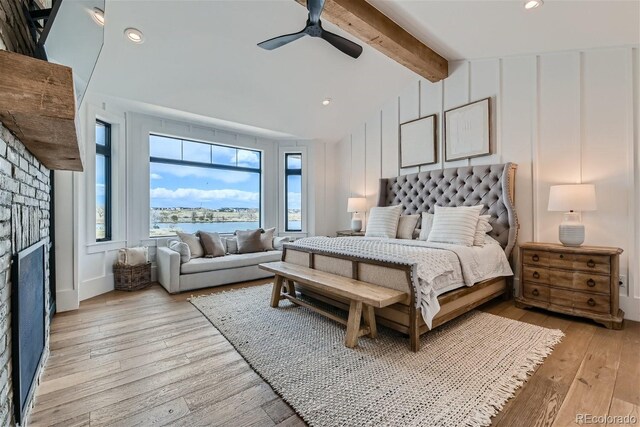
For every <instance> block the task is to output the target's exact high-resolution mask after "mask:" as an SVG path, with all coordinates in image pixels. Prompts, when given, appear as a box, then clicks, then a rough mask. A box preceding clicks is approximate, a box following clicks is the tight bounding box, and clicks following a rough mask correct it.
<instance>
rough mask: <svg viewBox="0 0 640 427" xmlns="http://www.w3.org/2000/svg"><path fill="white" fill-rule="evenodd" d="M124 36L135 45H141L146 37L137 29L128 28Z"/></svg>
mask: <svg viewBox="0 0 640 427" xmlns="http://www.w3.org/2000/svg"><path fill="white" fill-rule="evenodd" d="M124 35H125V36H127V38H128V39H129V41H131V42H133V43H137V44H140V43H142V42H144V35H143V34H142V31H140V30H138V29H136V28H127V29H126V30H124Z"/></svg>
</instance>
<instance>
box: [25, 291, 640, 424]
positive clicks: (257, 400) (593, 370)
mask: <svg viewBox="0 0 640 427" xmlns="http://www.w3.org/2000/svg"><path fill="white" fill-rule="evenodd" d="M268 282H270V280H263V281H257V282H251V283H244V284H240V285H232V286H224V287H219V288H212V289H206V290H202V291H198V292H194V294H209V293H212V292H219V291H222V290H227V289H230V288H238V287H243V286H251V285H255V284H263V283H268ZM189 296H190V294H189V293H187V294H181V295H169V294H167V293H166V292H165V290H164V289H163V288H161V287H160V286H159V285H153V286H151V287H149V288H147V289H145V290H142V291H139V292H133V293H125V292H110V293H108V294H105V295H101V296H99V297H96V298H93V299H91V300H87V301H84V302H83V303H82V304H81V305H80V309H79V310H77V311H74V312H70V313H61V314H58V315H56V316H55V317H54V320H53V324H52V327H51V355H50V357H49V360H48V363H47V366H46V368H45V372H44V375H43V379H42V383H41V385H40V387H39V388H38V391H37V396H36V404H35V408H34V409H33V412H32V414H31V418H30V425H60V426H88V425H91V426H94V425H118V426H130V425H145V426H146V425H155V424H157V425H163V424H169V425H185V426H197V425H221V426H222V425H228V426H234V427H236V426H273V425H279V426H298V425H300V426H301V425H304V423H303V422H302V420H301V419H299V418H298V417H297V415H295V413H294V411H293V410H292V409H291V408H290V407H289V406H288V405H287V404H286V403H284V402H283V401H282V400H281V399H280V398H279V397H278V396H277V395H276V394H275V393H274V392H273V391H272V390H271V388H270V387H269V386H268V385H267V384H266V383H265V382H264V381H263V380H262V379H261V378H260V377H259V376H258V375H257V374H256V373H255V372H254V371H253V370H252V369H251V368H250V367H249V366H248V365H247V363H246V362H245V361H244V360H243V359H242V357H241V356H240V355H239V354H238V353H237V352H236V351H235V350H234V349H233V347H232V346H231V345H230V344H229V343H228V342H227V341H226V340H225V339H224V338H223V337H222V336H221V335H220V333H219V332H218V331H217V330H216V329H215V328H214V327H213V326H211V324H210V323H209V322H208V321H207V320H206V319H205V318H204V316H202V315H201V314H200V312H198V311H197V310H196V309H195V308H194V307H193V306H192V305H191V304H190V303H189V302H188V301H187V299H188V298H189ZM265 305H268V301H265ZM481 309H483V310H485V311H487V312H490V313H493V314H497V315H500V316H504V317H509V318H512V319H517V320H520V321H524V322H529V323H534V324H538V325H542V326H546V327H551V328H559V329H562V330H563V331H564V332H565V334H566V337H565V338H564V340H563V341H562V343H560V344H559V345H558V346H557V347H556V349H555V350H554V352H553V353H552V354H551V356H549V357H548V358H547V360H546V361H545V362H544V364H542V365H541V366H540V367H539V368H538V369H537V371H536V372H535V373H534V374H533V375H532V376H531V377H530V378H529V380H528V381H527V383H526V384H525V386H524V387H522V388H521V389H520V390H519V391H518V393H517V395H516V396H515V397H514V398H513V399H511V400H510V401H509V402H508V403H507V405H506V407H505V408H504V409H503V410H502V411H501V412H500V413H499V414H498V415H497V416H496V417H495V418H494V422H493V424H494V425H498V426H528V425H536V426H542V425H556V426H565V425H571V424H573V423H574V420H575V415H576V413H582V412H584V413H590V414H594V415H607V414H611V415H626V414H634V415H635V416H636V417H639V418H640V413H639V406H640V324H639V323H635V322H628V321H625V327H624V330H622V331H612V330H608V329H605V328H603V327H600V326H597V325H595V324H592V323H590V322H588V321H581V320H578V319H575V318H570V317H565V316H561V315H557V314H552V313H546V312H543V311H535V310H522V309H518V308H516V307H515V306H514V305H513V301H499V300H498V301H493V302H490V303H488V304H486V305H484V306H483V307H481ZM421 351H429V349H428V347H425V348H423V349H422V350H421Z"/></svg>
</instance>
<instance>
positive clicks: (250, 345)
mask: <svg viewBox="0 0 640 427" xmlns="http://www.w3.org/2000/svg"><path fill="white" fill-rule="evenodd" d="M270 293H271V285H264V286H257V287H251V288H245V289H239V290H234V291H229V292H223V293H218V294H213V295H209V296H203V297H198V298H194V299H192V300H191V302H192V304H193V305H194V306H196V307H197V308H198V309H199V310H200V311H201V312H202V313H203V314H204V315H205V316H206V317H207V318H208V319H209V320H210V321H211V323H213V325H214V326H215V327H216V328H218V330H220V332H221V333H222V334H223V335H224V336H225V337H226V338H227V339H228V340H229V341H230V342H231V344H232V345H233V346H234V347H235V348H236V349H237V350H238V352H239V353H240V354H241V355H242V356H243V357H244V358H245V359H246V360H247V362H248V363H249V364H250V365H251V367H252V368H253V369H254V370H255V371H256V372H257V373H258V374H259V375H260V376H261V377H262V378H263V379H264V380H265V381H267V382H268V383H269V384H270V385H271V387H272V388H273V389H274V390H275V391H276V393H278V394H279V395H280V396H282V398H283V399H284V400H285V401H286V402H288V403H289V404H290V405H291V407H292V408H293V409H294V410H295V411H296V412H297V413H298V414H299V415H300V416H301V417H302V418H303V419H304V420H305V421H306V422H307V423H308V424H309V425H312V426H418V425H420V426H452V427H459V426H488V425H490V424H491V417H492V416H493V415H495V414H497V413H498V411H499V410H500V409H501V408H502V407H503V405H504V404H505V403H506V401H507V400H508V399H509V398H510V397H512V396H513V395H514V394H515V391H516V390H517V389H518V388H519V387H520V386H521V385H522V384H523V382H524V381H525V380H526V378H527V374H528V373H530V372H532V371H533V370H534V369H535V367H536V366H537V365H539V364H540V363H542V361H543V359H544V358H545V357H546V356H547V355H549V354H550V353H551V351H552V350H553V346H554V345H555V344H557V343H558V342H559V341H560V340H561V338H562V336H563V334H562V332H561V331H559V330H551V329H547V328H543V327H539V326H535V325H530V324H528V323H523V322H518V321H515V320H511V319H506V318H503V317H499V316H494V315H492V314H488V313H483V312H479V311H472V312H470V313H467V314H466V315H464V316H461V317H459V318H457V319H455V320H453V321H451V322H449V323H447V324H445V325H443V326H442V327H440V328H436V329H435V330H433V331H431V332H429V333H427V334H424V335H422V338H421V350H420V351H419V352H418V353H413V352H411V351H410V350H409V340H408V338H407V337H405V336H403V335H401V334H399V333H397V332H395V331H392V330H390V329H387V328H384V327H379V337H378V338H377V339H375V340H373V339H371V338H368V337H361V338H360V339H359V341H358V346H357V347H356V348H355V349H348V348H346V347H345V346H344V345H343V340H344V334H345V328H344V326H342V325H340V324H338V323H336V322H334V321H331V320H329V319H326V318H324V317H323V316H320V315H318V314H316V313H314V312H312V311H311V310H308V309H305V308H302V307H298V306H295V305H293V304H292V303H290V302H289V301H281V302H280V308H277V309H275V308H271V307H270V306H269V298H270Z"/></svg>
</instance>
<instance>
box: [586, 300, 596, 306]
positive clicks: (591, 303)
mask: <svg viewBox="0 0 640 427" xmlns="http://www.w3.org/2000/svg"><path fill="white" fill-rule="evenodd" d="M587 304H589V307H595V305H596V301H595V300H594V299H593V298H589V301H587Z"/></svg>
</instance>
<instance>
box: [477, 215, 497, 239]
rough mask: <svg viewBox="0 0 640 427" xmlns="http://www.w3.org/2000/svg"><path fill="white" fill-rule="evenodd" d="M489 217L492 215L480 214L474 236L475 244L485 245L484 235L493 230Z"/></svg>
mask: <svg viewBox="0 0 640 427" xmlns="http://www.w3.org/2000/svg"><path fill="white" fill-rule="evenodd" d="M489 219H491V215H480V217H479V218H478V225H477V226H476V234H475V236H474V237H473V246H484V243H485V242H484V236H485V235H486V234H487V233H488V232H490V231H491V230H493V227H492V226H491V224H489Z"/></svg>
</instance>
